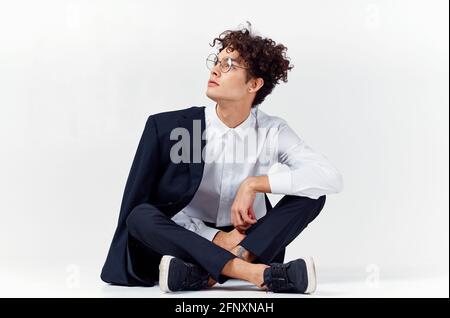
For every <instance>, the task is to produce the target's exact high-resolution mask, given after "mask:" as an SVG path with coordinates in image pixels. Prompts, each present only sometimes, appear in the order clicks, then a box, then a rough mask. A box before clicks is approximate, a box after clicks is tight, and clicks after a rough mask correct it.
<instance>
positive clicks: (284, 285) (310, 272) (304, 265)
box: [263, 257, 316, 294]
mask: <svg viewBox="0 0 450 318" xmlns="http://www.w3.org/2000/svg"><path fill="white" fill-rule="evenodd" d="M263 286H266V287H267V289H268V290H269V291H272V292H274V293H303V294H311V293H313V292H314V291H315V290H316V270H315V266H314V261H313V259H312V258H311V257H308V258H305V259H302V258H299V259H296V260H295V261H291V262H289V263H286V264H280V263H272V264H270V267H268V268H266V269H265V270H264V284H263Z"/></svg>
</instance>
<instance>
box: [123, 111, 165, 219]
mask: <svg viewBox="0 0 450 318" xmlns="http://www.w3.org/2000/svg"><path fill="white" fill-rule="evenodd" d="M158 154H159V143H158V136H157V130H156V125H155V122H154V118H153V116H149V117H148V119H147V122H146V124H145V128H144V131H143V133H142V136H141V138H140V140H139V144H138V147H137V150H136V154H135V156H134V159H133V163H132V165H131V169H130V173H129V175H128V179H127V182H126V185H125V190H124V193H123V198H122V204H121V208H120V217H119V224H120V223H122V222H124V221H125V220H126V218H127V217H128V215H129V214H130V212H131V211H132V210H133V208H135V207H136V206H137V205H139V204H142V203H147V202H148V199H149V196H150V194H151V191H152V190H153V189H154V187H155V183H156V182H157V180H156V178H157V174H158V167H159V156H158Z"/></svg>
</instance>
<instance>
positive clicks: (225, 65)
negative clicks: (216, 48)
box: [220, 57, 231, 73]
mask: <svg viewBox="0 0 450 318" xmlns="http://www.w3.org/2000/svg"><path fill="white" fill-rule="evenodd" d="M230 67H231V59H230V58H229V57H227V58H224V59H223V60H222V61H221V63H220V70H221V71H222V72H224V73H225V72H228V71H229V70H230Z"/></svg>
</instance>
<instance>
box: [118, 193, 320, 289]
mask: <svg viewBox="0 0 450 318" xmlns="http://www.w3.org/2000/svg"><path fill="white" fill-rule="evenodd" d="M325 199H326V196H325V195H323V196H321V197H319V198H318V199H311V198H308V197H302V196H292V195H286V196H284V197H283V198H282V199H281V200H280V201H279V202H278V203H277V204H276V205H275V206H274V207H273V208H272V209H271V210H269V211H268V212H267V213H266V215H265V216H263V217H262V218H260V219H259V220H258V222H257V223H256V224H254V225H253V226H252V227H250V228H249V229H248V230H247V231H246V237H245V239H244V240H242V241H241V243H240V245H241V246H242V247H244V248H245V249H247V250H248V251H250V252H252V253H253V254H254V255H256V259H255V261H254V262H253V263H264V264H270V263H273V262H276V263H283V262H284V253H285V248H286V246H288V244H289V243H290V242H292V241H293V240H294V239H295V238H296V237H297V236H298V235H299V234H300V233H301V232H302V231H303V230H304V229H305V228H306V227H307V225H308V224H309V223H310V222H311V221H312V220H314V219H315V218H316V217H317V215H318V214H319V213H320V211H321V210H322V208H323V206H324V204H325ZM207 225H209V226H211V224H207ZM127 227H128V232H129V262H130V264H129V265H130V266H129V268H130V271H131V272H130V274H132V275H133V276H134V277H136V278H138V279H139V280H141V281H142V282H143V283H146V282H147V283H148V284H149V285H153V282H154V281H156V280H158V274H159V272H158V271H159V269H158V265H159V261H160V259H161V257H162V256H163V255H172V256H175V257H178V258H180V259H182V260H184V261H186V262H190V263H193V264H197V265H199V266H201V267H203V268H204V269H205V270H206V271H207V272H208V273H209V274H210V275H211V276H212V278H213V279H214V280H215V281H217V282H219V283H221V284H222V283H224V282H225V281H226V280H228V279H229V277H226V276H224V275H221V272H222V269H223V267H224V266H225V264H226V263H227V262H228V261H230V260H231V259H233V258H234V257H236V256H235V255H233V254H232V253H230V252H229V251H227V250H225V249H223V248H221V247H219V246H217V245H216V244H214V243H212V242H211V241H209V240H207V239H205V238H204V237H202V236H200V235H198V234H196V233H195V232H192V231H190V230H187V229H185V228H183V227H182V226H180V225H178V224H176V223H175V222H174V221H172V220H171V219H170V218H169V217H168V216H166V215H165V214H163V213H162V212H161V211H160V210H158V209H157V208H156V207H154V206H152V205H151V204H141V205H139V206H138V207H136V208H135V209H134V210H133V211H131V213H130V215H129V216H128V218H127ZM216 228H218V229H221V230H225V231H230V230H232V229H233V227H232V226H230V227H222V228H221V227H216Z"/></svg>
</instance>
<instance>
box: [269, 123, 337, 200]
mask: <svg viewBox="0 0 450 318" xmlns="http://www.w3.org/2000/svg"><path fill="white" fill-rule="evenodd" d="M277 137H278V138H276V139H275V140H277V143H276V147H275V150H276V153H277V157H278V162H279V163H281V164H284V165H286V166H287V167H288V169H287V170H286V171H279V172H273V173H270V172H269V174H268V178H269V184H270V188H271V192H272V193H275V194H288V195H297V196H306V197H310V198H312V199H317V198H319V197H320V196H322V195H326V194H331V193H338V192H341V191H342V189H343V177H342V174H341V173H340V172H339V171H338V170H337V168H336V167H334V166H333V165H332V164H331V163H330V161H329V160H328V158H327V157H325V156H324V155H322V154H321V153H318V152H316V151H314V150H313V149H312V148H311V147H310V146H309V145H307V144H306V142H305V141H304V140H303V139H301V138H300V137H299V136H298V135H297V134H296V133H295V131H294V130H293V129H292V128H291V127H290V126H289V125H288V124H287V123H284V125H283V126H282V127H281V128H280V130H279V131H278V134H277Z"/></svg>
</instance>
